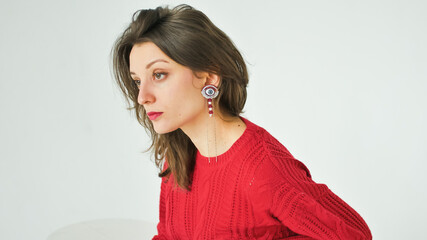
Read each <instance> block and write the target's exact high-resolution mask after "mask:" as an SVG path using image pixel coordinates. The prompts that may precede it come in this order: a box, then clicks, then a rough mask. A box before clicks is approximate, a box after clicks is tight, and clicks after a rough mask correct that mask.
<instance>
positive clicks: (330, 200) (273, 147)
mask: <svg viewBox="0 0 427 240" xmlns="http://www.w3.org/2000/svg"><path fill="white" fill-rule="evenodd" d="M113 66H114V74H115V78H116V80H117V83H118V85H119V87H120V88H121V90H122V91H123V94H124V95H125V96H126V99H127V100H130V102H131V107H130V109H134V110H135V113H136V116H137V119H138V121H139V122H140V124H141V125H143V126H144V127H145V129H147V130H149V133H150V135H151V138H152V145H151V146H150V148H149V149H148V150H150V149H152V150H153V151H152V152H153V153H154V157H155V162H156V165H157V166H158V167H159V168H160V170H161V172H160V173H159V176H160V177H162V183H161V196H160V214H159V216H160V221H159V223H158V225H157V230H158V234H157V235H156V236H154V238H153V239H372V236H371V232H370V230H369V228H368V226H367V224H366V223H365V221H364V220H363V219H362V217H361V216H360V215H359V214H358V213H357V212H356V211H355V210H353V209H352V208H351V207H350V206H349V205H347V204H346V203H345V202H344V201H343V200H341V199H340V198H339V197H338V196H336V195H335V194H334V193H333V192H331V190H330V189H329V188H328V187H327V186H326V185H325V184H317V183H315V182H314V181H313V180H312V179H311V175H310V172H309V170H308V169H307V168H306V166H305V165H304V164H303V163H302V162H300V161H299V160H297V159H295V158H294V157H293V156H292V155H291V153H289V151H288V150H287V149H286V148H285V147H284V146H283V145H282V144H281V143H280V142H278V141H277V140H276V139H275V138H274V137H273V136H272V135H270V134H269V133H268V132H267V131H266V130H265V129H263V128H262V127H259V126H258V125H256V124H254V123H252V122H251V121H249V120H248V119H246V118H244V117H242V116H240V114H241V113H242V110H243V107H244V105H245V102H246V87H247V84H248V74H247V70H246V65H245V62H244V60H243V58H242V56H241V54H240V53H239V51H238V50H237V49H236V47H235V46H234V44H233V43H232V41H231V40H230V39H229V38H228V37H227V35H226V34H224V33H223V32H222V31H221V30H220V29H218V28H217V27H216V26H215V25H214V24H213V23H212V22H211V21H210V20H209V19H208V18H207V17H206V16H205V15H204V14H203V13H202V12H200V11H198V10H196V9H194V8H192V7H190V6H188V5H179V6H177V7H175V8H173V9H169V8H162V7H158V8H156V9H149V10H140V11H137V12H135V14H134V15H133V18H132V22H131V24H130V25H129V27H128V28H127V29H126V30H125V31H124V33H123V34H122V35H121V36H120V37H119V38H118V39H117V41H116V42H115V45H114V48H113Z"/></svg>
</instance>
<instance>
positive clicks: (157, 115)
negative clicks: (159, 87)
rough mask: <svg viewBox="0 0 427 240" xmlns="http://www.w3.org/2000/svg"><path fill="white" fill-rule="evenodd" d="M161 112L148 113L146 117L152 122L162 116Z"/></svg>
mask: <svg viewBox="0 0 427 240" xmlns="http://www.w3.org/2000/svg"><path fill="white" fill-rule="evenodd" d="M162 113H163V112H148V113H147V115H148V117H149V118H150V120H154V119H156V118H158V117H159V116H160V115H162Z"/></svg>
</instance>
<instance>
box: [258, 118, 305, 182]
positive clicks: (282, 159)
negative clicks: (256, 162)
mask: <svg viewBox="0 0 427 240" xmlns="http://www.w3.org/2000/svg"><path fill="white" fill-rule="evenodd" d="M254 125H255V131H254V132H255V133H254V137H253V142H254V143H253V144H251V145H252V147H255V146H257V147H258V149H260V150H261V151H262V152H263V154H264V155H265V159H264V163H263V170H264V171H274V170H275V171H279V172H282V173H286V172H288V171H303V172H304V173H305V175H307V176H308V177H311V174H310V171H309V170H308V168H307V167H306V165H305V164H304V163H302V162H301V161H299V160H298V159H296V158H295V157H294V156H293V155H292V154H291V152H290V151H289V150H288V149H287V148H286V147H285V146H284V145H283V144H282V143H281V142H280V141H279V140H278V139H277V138H275V137H274V136H273V135H272V134H270V132H268V131H267V130H266V129H264V128H263V127H260V126H258V125H256V124H254Z"/></svg>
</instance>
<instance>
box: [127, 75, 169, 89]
mask: <svg viewBox="0 0 427 240" xmlns="http://www.w3.org/2000/svg"><path fill="white" fill-rule="evenodd" d="M156 75H163V77H162V78H161V79H157V78H156ZM167 75H168V73H166V72H154V73H153V75H152V76H153V78H154V80H157V81H160V80H163V79H164V78H165V77H166V76H167ZM134 82H135V84H136V86H138V87H139V84H141V80H134Z"/></svg>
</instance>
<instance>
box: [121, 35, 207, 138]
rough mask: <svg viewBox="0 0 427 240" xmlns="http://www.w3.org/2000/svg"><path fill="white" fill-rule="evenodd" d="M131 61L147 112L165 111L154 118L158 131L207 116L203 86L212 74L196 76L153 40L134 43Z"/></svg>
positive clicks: (183, 125)
mask: <svg viewBox="0 0 427 240" xmlns="http://www.w3.org/2000/svg"><path fill="white" fill-rule="evenodd" d="M129 62H130V72H131V76H132V79H133V80H134V82H135V84H136V85H137V86H138V88H139V93H138V103H139V104H141V105H143V107H144V108H145V110H146V112H147V113H150V112H162V114H161V115H159V116H158V117H157V118H155V119H152V120H151V121H152V122H153V126H154V130H155V131H156V132H157V133H159V134H162V133H168V132H171V131H174V130H176V129H178V128H183V127H186V126H191V124H195V123H196V122H197V121H199V120H200V119H202V118H201V117H203V116H205V115H204V114H206V111H207V110H206V109H205V108H206V99H205V98H204V97H203V96H202V94H201V90H202V88H203V87H204V85H205V83H206V79H207V76H208V75H206V74H204V73H201V74H200V75H199V74H197V75H198V76H197V77H196V76H195V75H194V73H193V71H192V70H191V69H190V68H188V67H185V66H182V65H180V64H178V63H176V62H175V61H173V60H172V59H170V58H169V57H168V56H167V55H166V54H165V53H163V52H162V51H161V50H160V48H158V47H157V46H156V45H155V44H154V43H152V42H145V43H141V44H136V45H134V46H133V48H132V50H131V52H130V55H129ZM203 113H204V114H203Z"/></svg>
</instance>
